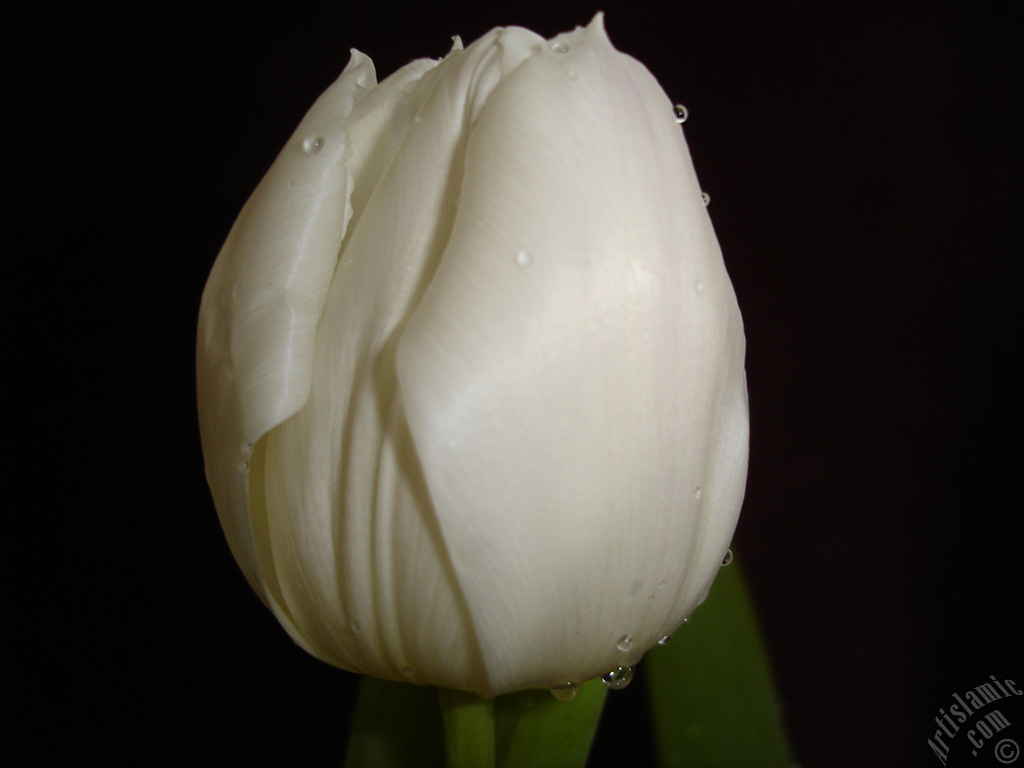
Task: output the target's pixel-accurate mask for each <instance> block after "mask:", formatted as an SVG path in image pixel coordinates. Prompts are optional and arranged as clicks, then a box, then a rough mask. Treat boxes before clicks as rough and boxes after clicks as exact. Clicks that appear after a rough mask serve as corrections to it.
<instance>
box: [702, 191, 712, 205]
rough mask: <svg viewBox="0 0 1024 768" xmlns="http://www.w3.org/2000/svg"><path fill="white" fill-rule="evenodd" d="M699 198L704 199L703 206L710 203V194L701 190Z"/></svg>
mask: <svg viewBox="0 0 1024 768" xmlns="http://www.w3.org/2000/svg"><path fill="white" fill-rule="evenodd" d="M700 199H701V200H703V201H704V207H705V208H707V207H708V206H709V205H711V195H709V194H708V193H707V192H701V193H700Z"/></svg>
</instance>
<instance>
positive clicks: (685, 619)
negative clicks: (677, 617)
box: [683, 616, 690, 624]
mask: <svg viewBox="0 0 1024 768" xmlns="http://www.w3.org/2000/svg"><path fill="white" fill-rule="evenodd" d="M689 620H690V617H689V616H684V617H683V624H685V623H686V622H688V621H689Z"/></svg>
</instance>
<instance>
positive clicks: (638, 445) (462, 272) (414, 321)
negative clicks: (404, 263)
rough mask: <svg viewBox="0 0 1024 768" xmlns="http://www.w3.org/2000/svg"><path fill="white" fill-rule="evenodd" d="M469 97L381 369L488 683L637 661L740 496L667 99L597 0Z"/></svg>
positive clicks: (680, 601)
mask: <svg viewBox="0 0 1024 768" xmlns="http://www.w3.org/2000/svg"><path fill="white" fill-rule="evenodd" d="M478 117H479V119H478V122H477V123H476V126H475V129H474V131H473V133H472V135H471V137H470V140H469V143H468V145H467V147H466V159H465V166H464V167H465V170H464V176H463V180H462V186H461V193H460V197H459V211H458V216H457V218H456V220H455V222H454V226H453V229H452V232H451V236H450V238H449V239H448V242H447V247H446V249H445V251H444V255H443V258H442V259H441V261H440V264H439V266H438V268H437V271H436V273H435V274H434V275H433V278H432V281H431V283H430V286H429V288H428V290H427V291H426V292H425V294H424V296H423V299H422V301H421V302H420V303H419V306H418V308H417V309H416V311H415V313H414V314H413V316H412V318H411V319H410V320H409V322H408V325H407V326H406V327H405V330H404V332H403V334H402V338H401V341H400V343H399V345H398V381H399V388H400V394H401V398H402V405H403V408H404V411H405V415H406V417H407V419H408V423H409V428H410V431H411V434H412V439H413V441H414V443H415V448H416V452H417V453H418V456H419V461H420V465H421V467H422V473H423V477H424V479H425V483H426V486H427V488H428V489H429V495H430V500H431V501H432V503H433V507H434V509H435V511H436V514H437V517H438V521H439V526H440V531H441V534H442V535H443V540H444V545H445V547H446V549H447V552H448V554H449V555H450V557H451V562H452V565H453V567H454V571H455V574H456V576H457V579H458V582H459V585H460V588H461V590H462V591H463V593H464V595H465V599H466V601H467V603H468V607H469V613H470V615H471V616H472V620H473V624H474V627H475V631H476V634H477V637H478V640H479V643H480V648H481V653H482V657H483V663H484V665H485V667H486V673H487V678H488V689H489V690H490V691H491V692H492V693H495V694H497V693H502V692H505V691H509V690H515V689H522V688H528V687H547V686H550V685H552V684H555V683H558V682H563V681H565V680H573V679H575V680H583V679H588V678H591V677H594V676H596V675H599V674H601V673H603V672H605V671H608V670H609V669H611V668H613V667H614V666H616V665H618V664H624V663H635V661H637V660H638V659H639V657H640V655H641V654H642V653H643V651H644V650H646V649H647V648H649V647H651V646H652V645H653V644H654V643H655V642H656V641H657V639H658V638H659V637H660V636H661V635H662V634H667V633H668V632H670V631H671V630H672V629H674V628H675V626H677V625H678V624H679V623H680V622H681V621H682V620H683V619H684V618H685V617H686V616H687V615H688V614H689V612H690V611H692V610H693V608H694V607H696V605H697V604H698V603H699V602H700V600H702V599H703V597H704V595H705V594H706V592H707V589H708V588H709V587H710V584H711V581H712V580H713V578H714V575H715V573H716V572H717V567H718V563H719V562H720V560H721V557H722V554H723V553H724V552H725V550H726V548H727V546H728V544H729V540H730V538H731V536H732V532H733V529H734V526H735V523H736V518H737V515H738V513H739V507H740V503H741V501H742V496H743V485H744V480H745V475H746V454H747V411H746V391H745V383H744V382H745V379H744V374H743V347H744V340H743V331H742V321H741V319H740V315H739V311H738V308H737V306H736V301H735V297H734V295H733V293H732V288H731V285H730V283H729V279H728V276H727V274H726V272H725V268H724V265H723V262H722V257H721V253H720V251H719V248H718V245H717V242H716V240H715V237H714V233H713V230H712V227H711V224H710V220H709V219H708V216H707V212H706V211H705V209H704V206H703V203H702V201H701V197H700V188H699V186H698V185H697V180H696V176H695V174H694V170H693V167H692V164H691V161H690V158H689V153H688V150H687V147H686V144H685V141H684V139H683V137H682V134H681V132H680V130H679V128H678V126H677V124H676V123H675V120H674V119H673V113H672V105H671V103H670V102H669V101H668V99H667V97H666V96H665V95H664V93H663V92H662V90H661V88H660V87H659V86H658V84H657V82H656V81H655V80H654V78H653V77H652V76H651V75H650V73H649V72H648V71H647V70H646V69H645V68H644V67H643V66H642V65H641V64H639V63H638V62H636V61H635V60H633V59H631V58H629V57H627V56H624V55H622V54H619V53H618V52H617V51H615V50H614V49H613V48H612V46H611V44H610V43H609V41H608V39H607V37H606V35H605V33H604V30H603V28H602V26H601V19H600V17H598V18H596V19H595V21H594V22H593V23H592V24H591V26H590V27H589V28H588V29H586V30H583V29H580V30H577V31H576V32H574V33H571V34H568V35H563V36H560V37H559V38H557V39H556V41H555V42H554V44H549V45H546V46H544V48H543V50H542V51H541V52H540V54H539V55H537V56H534V57H532V58H530V59H529V60H527V61H525V63H523V64H522V66H520V67H519V68H517V69H516V70H515V71H513V72H511V73H510V74H509V75H507V76H506V77H505V78H504V79H503V80H502V81H501V82H500V83H499V84H498V85H497V87H495V88H494V89H493V92H492V93H491V94H490V97H489V98H488V100H487V103H486V105H485V106H484V107H483V109H482V110H481V112H480V113H479V116H478ZM698 489H699V490H698ZM666 585H667V586H666ZM627 636H628V642H626V641H625V638H627ZM623 646H628V647H627V648H626V650H623V649H622V648H623Z"/></svg>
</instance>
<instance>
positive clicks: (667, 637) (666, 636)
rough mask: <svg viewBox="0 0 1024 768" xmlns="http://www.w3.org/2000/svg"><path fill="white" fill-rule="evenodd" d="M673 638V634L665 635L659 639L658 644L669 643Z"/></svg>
mask: <svg viewBox="0 0 1024 768" xmlns="http://www.w3.org/2000/svg"><path fill="white" fill-rule="evenodd" d="M671 639H672V635H665V636H664V637H663V638H661V640H659V641H658V645H668V641H669V640H671Z"/></svg>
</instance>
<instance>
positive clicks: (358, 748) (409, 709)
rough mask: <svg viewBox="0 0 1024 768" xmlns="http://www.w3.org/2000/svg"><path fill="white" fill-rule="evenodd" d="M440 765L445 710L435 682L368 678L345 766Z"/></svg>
mask: <svg viewBox="0 0 1024 768" xmlns="http://www.w3.org/2000/svg"><path fill="white" fill-rule="evenodd" d="M410 765H415V766H418V768H440V766H443V765H444V731H443V729H442V724H441V708H440V707H439V706H438V703H437V693H436V691H435V689H434V688H433V686H422V685H409V684H408V683H392V682H387V681H385V680H378V679H376V678H373V677H369V676H365V675H364V676H363V680H362V683H360V686H359V700H358V701H357V703H356V712H355V717H354V719H353V721H352V728H351V732H350V735H349V742H348V751H347V752H346V754H345V768H400V767H404V766H410Z"/></svg>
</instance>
